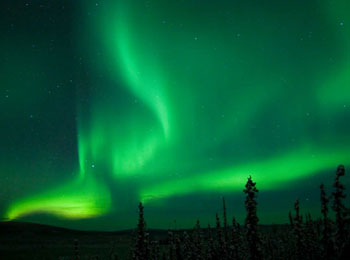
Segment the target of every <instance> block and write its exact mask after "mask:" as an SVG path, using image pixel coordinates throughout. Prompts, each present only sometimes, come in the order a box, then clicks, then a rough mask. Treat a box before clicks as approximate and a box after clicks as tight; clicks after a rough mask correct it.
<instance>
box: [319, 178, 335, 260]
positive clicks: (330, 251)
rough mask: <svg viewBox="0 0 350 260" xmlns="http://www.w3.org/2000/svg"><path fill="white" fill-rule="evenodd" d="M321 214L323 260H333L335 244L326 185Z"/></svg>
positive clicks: (322, 191) (322, 188) (322, 186)
mask: <svg viewBox="0 0 350 260" xmlns="http://www.w3.org/2000/svg"><path fill="white" fill-rule="evenodd" d="M320 190H321V213H322V217H323V219H322V223H323V230H322V237H321V242H322V247H323V259H332V257H333V256H334V244H333V241H332V230H331V226H330V220H329V218H328V203H329V199H328V198H327V195H326V191H325V188H324V185H323V184H321V186H320Z"/></svg>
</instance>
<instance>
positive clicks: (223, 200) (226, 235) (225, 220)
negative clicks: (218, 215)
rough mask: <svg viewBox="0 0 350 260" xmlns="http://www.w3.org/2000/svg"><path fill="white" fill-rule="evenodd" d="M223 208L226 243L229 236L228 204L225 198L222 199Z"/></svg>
mask: <svg viewBox="0 0 350 260" xmlns="http://www.w3.org/2000/svg"><path fill="white" fill-rule="evenodd" d="M222 208H223V220H224V240H225V243H227V242H228V241H227V240H228V234H227V214H226V202H225V197H222Z"/></svg>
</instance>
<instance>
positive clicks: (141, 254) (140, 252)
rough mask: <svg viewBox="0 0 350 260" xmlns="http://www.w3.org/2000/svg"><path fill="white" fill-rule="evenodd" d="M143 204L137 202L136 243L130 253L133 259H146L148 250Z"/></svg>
mask: <svg viewBox="0 0 350 260" xmlns="http://www.w3.org/2000/svg"><path fill="white" fill-rule="evenodd" d="M143 209H144V207H143V205H142V203H141V202H140V204H139V222H138V225H137V230H136V243H135V248H134V251H133V254H132V258H133V259H134V260H148V259H149V258H150V257H149V256H150V250H149V246H148V234H147V233H146V222H145V219H144V215H143Z"/></svg>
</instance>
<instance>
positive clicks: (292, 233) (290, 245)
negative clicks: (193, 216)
mask: <svg viewBox="0 0 350 260" xmlns="http://www.w3.org/2000/svg"><path fill="white" fill-rule="evenodd" d="M344 175H345V168H344V166H343V165H340V166H338V168H337V170H336V175H335V180H334V183H333V191H332V193H331V194H330V195H327V193H326V190H325V186H324V185H323V184H321V186H320V200H321V209H320V213H321V217H320V218H318V219H312V217H311V215H310V214H306V215H305V216H302V215H301V213H300V205H299V200H298V199H297V200H296V201H295V203H294V210H293V212H291V211H290V212H289V222H290V225H288V226H282V225H280V226H277V225H275V226H273V228H272V230H270V231H266V230H265V231H262V230H261V227H260V226H259V225H258V224H259V218H258V215H257V206H258V203H257V194H258V192H259V190H258V189H257V186H256V183H255V182H254V181H253V179H252V177H251V176H250V177H249V178H248V180H247V183H246V185H245V189H244V190H243V192H244V193H245V195H246V199H245V209H246V218H245V221H244V225H242V226H241V225H240V224H239V223H238V222H237V221H236V219H235V218H234V217H233V219H232V220H231V221H230V222H231V223H230V224H229V223H228V219H227V214H226V203H225V199H224V198H223V202H222V203H223V216H222V218H220V216H219V215H218V214H216V227H215V228H211V227H210V226H208V227H206V228H202V227H201V225H200V222H199V220H197V222H196V224H195V226H194V228H193V229H192V230H185V231H176V230H168V235H167V239H166V243H161V241H157V240H151V239H150V236H149V233H148V231H147V226H146V221H145V218H144V207H143V205H142V203H140V204H139V220H138V225H137V228H136V230H135V233H134V234H135V235H134V244H133V246H132V248H131V251H130V259H132V260H231V259H232V260H234V259H238V260H239V259H249V260H260V259H306V260H309V259H310V260H313V259H348V258H347V257H348V256H350V236H349V216H350V214H349V209H348V208H347V207H346V206H345V197H346V194H345V186H344V185H343V184H342V182H341V178H342V177H343V176H344ZM330 210H332V211H333V212H334V216H335V217H334V218H331V217H330V216H329V213H330ZM115 259H117V257H116V256H115Z"/></svg>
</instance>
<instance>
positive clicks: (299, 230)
mask: <svg viewBox="0 0 350 260" xmlns="http://www.w3.org/2000/svg"><path fill="white" fill-rule="evenodd" d="M294 210H295V217H294V225H293V228H294V229H293V233H294V236H295V240H296V251H295V253H296V257H297V259H302V256H303V253H304V237H303V233H304V231H303V218H302V217H301V216H300V208H299V199H297V200H296V201H295V203H294Z"/></svg>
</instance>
